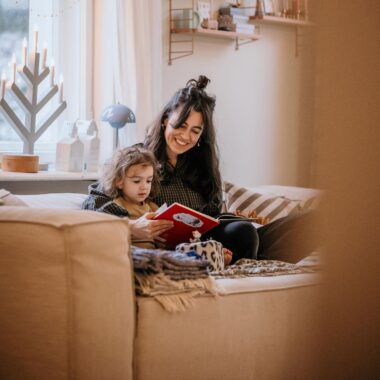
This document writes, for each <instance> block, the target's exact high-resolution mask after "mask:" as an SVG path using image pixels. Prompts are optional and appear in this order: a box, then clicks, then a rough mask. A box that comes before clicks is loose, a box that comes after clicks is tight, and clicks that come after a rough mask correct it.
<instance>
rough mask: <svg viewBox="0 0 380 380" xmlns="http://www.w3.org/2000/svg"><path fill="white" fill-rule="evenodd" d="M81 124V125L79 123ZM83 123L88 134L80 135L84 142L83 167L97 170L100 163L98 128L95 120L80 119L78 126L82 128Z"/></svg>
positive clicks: (93, 170) (92, 170) (87, 169)
mask: <svg viewBox="0 0 380 380" xmlns="http://www.w3.org/2000/svg"><path fill="white" fill-rule="evenodd" d="M78 124H79V125H78ZM82 124H83V125H85V127H86V134H85V135H80V139H81V141H82V142H83V144H84V157H83V168H84V169H85V170H86V171H88V172H97V171H98V164H99V149H100V140H99V137H98V128H97V126H96V123H95V121H94V120H90V121H85V120H78V121H77V126H78V127H79V129H81V127H82Z"/></svg>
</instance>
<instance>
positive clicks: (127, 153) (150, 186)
mask: <svg viewBox="0 0 380 380" xmlns="http://www.w3.org/2000/svg"><path fill="white" fill-rule="evenodd" d="M157 169H158V164H157V161H156V159H155V157H154V155H153V154H152V153H151V152H150V151H148V150H146V149H144V148H141V147H135V146H134V147H129V148H125V149H120V150H118V151H116V152H115V154H114V156H113V159H112V162H111V164H110V165H109V166H108V167H107V168H106V169H105V171H104V174H103V177H102V179H101V184H102V186H103V189H104V192H105V193H106V194H107V195H108V196H109V197H111V198H112V200H113V203H114V205H113V207H114V209H115V210H116V209H117V208H118V207H120V208H122V209H124V210H125V212H126V214H127V215H128V218H129V219H132V220H134V219H138V218H140V217H141V216H143V215H144V214H146V213H148V212H154V211H156V210H157V209H158V206H157V205H156V204H155V203H153V202H151V201H149V199H148V197H149V196H150V195H152V194H155V192H156V191H157V188H158V186H159V179H158V174H157ZM115 204H116V205H117V206H116V207H115ZM111 208H112V205H111V207H109V208H108V209H109V210H110V209H111ZM132 244H133V245H136V246H138V247H142V248H157V246H156V244H155V242H154V241H153V240H143V239H137V238H134V237H132Z"/></svg>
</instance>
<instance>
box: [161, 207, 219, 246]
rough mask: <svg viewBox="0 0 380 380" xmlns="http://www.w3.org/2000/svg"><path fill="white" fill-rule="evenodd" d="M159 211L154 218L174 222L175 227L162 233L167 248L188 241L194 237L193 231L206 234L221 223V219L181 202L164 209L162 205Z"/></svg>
mask: <svg viewBox="0 0 380 380" xmlns="http://www.w3.org/2000/svg"><path fill="white" fill-rule="evenodd" d="M157 212H158V214H157V215H156V216H155V217H154V219H166V220H171V221H173V222H174V226H173V228H171V229H170V230H168V231H166V232H165V233H163V234H162V235H160V237H161V238H163V239H165V240H166V242H165V245H166V247H167V248H175V246H176V245H177V244H180V243H188V242H189V241H190V239H192V238H193V231H199V232H200V233H201V234H204V233H206V232H207V231H209V230H211V229H212V228H214V227H216V226H217V225H218V224H219V223H220V222H219V220H217V219H214V218H212V217H211V216H208V215H206V214H202V213H201V212H199V211H195V210H193V209H191V208H189V207H186V206H184V205H182V204H180V203H173V204H172V205H170V206H169V207H167V208H166V209H165V210H164V211H161V207H160V209H158V210H157Z"/></svg>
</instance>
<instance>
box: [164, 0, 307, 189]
mask: <svg viewBox="0 0 380 380" xmlns="http://www.w3.org/2000/svg"><path fill="white" fill-rule="evenodd" d="M163 13H164V14H163V19H164V26H163V44H164V52H163V58H164V64H163V72H162V75H163V103H165V102H166V101H167V100H168V99H169V98H170V97H171V95H172V94H173V92H174V91H176V90H177V89H178V88H179V87H183V86H184V85H185V83H186V81H187V80H188V79H190V78H197V76H198V75H199V74H205V75H206V76H207V77H209V78H210V79H211V84H210V85H209V91H210V92H211V93H213V94H215V95H216V97H217V103H216V114H215V124H216V128H217V135H218V142H219V148H220V155H221V167H222V174H223V176H224V178H225V179H229V180H231V181H234V182H235V183H238V184H244V185H247V186H253V185H260V184H283V185H307V184H308V162H309V161H308V160H309V157H307V156H308V154H307V153H305V152H309V151H310V141H309V138H308V135H307V134H305V128H308V126H307V125H306V126H305V120H306V119H307V117H306V119H305V118H304V117H303V116H302V115H303V113H302V112H301V111H302V110H301V91H303V88H302V85H303V83H304V81H303V80H302V79H301V71H302V70H303V68H302V56H301V58H296V56H295V29H294V28H292V27H283V26H262V27H261V34H262V38H261V40H259V41H256V42H252V43H250V44H247V45H244V46H241V47H240V49H239V50H238V51H235V49H234V42H233V40H231V41H230V40H221V39H216V38H209V37H195V46H194V54H193V55H192V56H189V57H185V58H182V59H179V60H175V61H174V62H173V64H172V65H171V66H169V65H168V47H169V35H168V33H169V32H168V14H169V13H168V1H165V0H164V1H163ZM305 83H306V82H305ZM304 108H305V105H302V109H304ZM301 122H302V126H301ZM300 139H302V141H300Z"/></svg>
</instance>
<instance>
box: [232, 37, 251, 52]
mask: <svg viewBox="0 0 380 380" xmlns="http://www.w3.org/2000/svg"><path fill="white" fill-rule="evenodd" d="M251 42H254V41H253V40H241V39H239V37H236V39H235V50H239V47H240V46H243V45H247V44H249V43H251Z"/></svg>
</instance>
